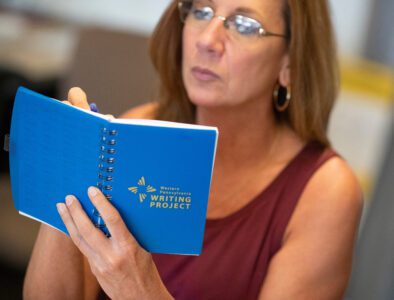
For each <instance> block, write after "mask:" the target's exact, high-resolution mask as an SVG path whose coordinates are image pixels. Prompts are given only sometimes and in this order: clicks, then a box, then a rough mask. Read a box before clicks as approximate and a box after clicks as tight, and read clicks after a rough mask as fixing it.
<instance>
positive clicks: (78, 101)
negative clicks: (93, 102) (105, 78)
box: [67, 87, 90, 110]
mask: <svg viewBox="0 0 394 300" xmlns="http://www.w3.org/2000/svg"><path fill="white" fill-rule="evenodd" d="M67 100H68V101H69V102H70V103H71V104H72V105H74V106H78V107H80V108H83V109H87V110H90V107H89V103H88V98H87V96H86V93H85V92H84V91H83V90H82V89H81V88H79V87H73V88H71V89H70V90H69V91H68V99H67Z"/></svg>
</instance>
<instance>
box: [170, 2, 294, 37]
mask: <svg viewBox="0 0 394 300" xmlns="http://www.w3.org/2000/svg"><path fill="white" fill-rule="evenodd" d="M185 2H190V3H192V5H193V0H191V1H185V0H184V1H178V13H179V19H180V20H181V22H182V23H185V22H186V18H184V19H183V18H182V12H181V9H182V6H183V4H184V3H185ZM190 11H191V9H190ZM190 11H189V12H188V14H189V13H190ZM212 11H213V12H215V11H214V10H213V9H212ZM188 14H187V15H188ZM187 15H186V16H187ZM238 15H239V16H242V17H246V18H249V19H251V20H253V21H254V22H256V23H258V24H259V25H260V28H259V31H258V36H259V37H269V36H273V37H281V38H285V39H287V38H288V36H287V35H286V34H279V33H274V32H270V31H267V30H265V29H264V28H263V25H262V24H261V23H260V22H259V21H257V20H256V19H254V18H250V17H247V16H244V15H241V14H231V15H229V16H228V17H224V16H221V15H217V14H215V13H214V15H213V16H212V18H211V19H209V20H208V21H212V20H213V19H214V18H218V19H219V20H221V21H223V25H224V27H225V28H226V29H227V27H226V21H227V20H228V19H229V18H231V17H234V16H238Z"/></svg>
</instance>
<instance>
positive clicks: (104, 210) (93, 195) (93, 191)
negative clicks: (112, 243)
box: [88, 186, 137, 243]
mask: <svg viewBox="0 0 394 300" xmlns="http://www.w3.org/2000/svg"><path fill="white" fill-rule="evenodd" d="M88 194H89V198H90V200H91V201H92V203H93V205H94V206H95V207H96V209H97V210H98V211H99V213H100V215H101V217H102V218H103V219H104V222H105V224H106V226H107V228H108V230H109V232H110V233H111V237H112V238H114V239H115V240H116V241H117V242H119V243H123V242H130V241H131V242H133V243H137V241H136V240H135V239H134V237H133V236H132V235H131V234H130V232H129V230H128V229H127V227H126V225H125V223H124V222H123V220H122V217H121V216H120V214H119V213H118V211H117V210H116V208H115V207H113V206H112V204H111V203H110V202H109V201H108V200H107V198H105V197H104V195H103V194H102V193H101V191H100V190H99V189H97V188H96V187H93V186H92V187H89V189H88Z"/></svg>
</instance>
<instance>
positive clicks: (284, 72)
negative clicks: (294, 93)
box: [279, 54, 291, 87]
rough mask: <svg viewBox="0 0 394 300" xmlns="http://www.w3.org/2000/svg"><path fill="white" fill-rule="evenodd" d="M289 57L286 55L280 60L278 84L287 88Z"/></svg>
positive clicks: (288, 82)
mask: <svg viewBox="0 0 394 300" xmlns="http://www.w3.org/2000/svg"><path fill="white" fill-rule="evenodd" d="M290 82H291V78H290V56H289V54H286V55H285V56H284V57H283V60H282V66H281V68H280V71H279V84H280V85H281V86H284V87H287V86H289V85H290Z"/></svg>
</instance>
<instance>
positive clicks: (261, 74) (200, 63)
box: [182, 0, 289, 107]
mask: <svg viewBox="0 0 394 300" xmlns="http://www.w3.org/2000/svg"><path fill="white" fill-rule="evenodd" d="M282 2H283V1H275V0H274V1H273V0H200V1H195V6H196V7H197V6H198V7H199V8H202V7H207V6H208V7H210V8H212V9H213V10H214V13H215V15H216V16H218V15H219V16H223V17H228V16H230V15H234V14H240V15H243V16H246V17H250V18H253V19H255V20H257V21H259V23H260V24H261V25H262V26H263V28H264V29H265V30H266V31H269V32H274V33H278V34H284V32H285V22H284V20H283V17H282V5H283V3H282ZM208 12H209V9H208ZM200 16H201V15H200ZM288 63H289V62H288V55H287V47H286V40H285V38H282V37H275V36H243V35H241V34H239V33H238V32H236V31H235V30H234V29H231V28H225V26H224V24H223V20H221V19H220V17H214V18H213V19H212V20H211V21H202V20H196V18H195V16H194V15H192V14H189V16H188V18H187V19H186V21H185V25H184V29H183V61H182V76H183V80H184V84H185V87H186V90H187V93H188V95H189V98H190V100H191V101H192V102H193V103H194V104H195V105H197V106H204V107H223V106H237V105H241V104H243V103H245V102H248V101H249V102H250V101H257V102H259V101H263V100H264V99H271V98H272V91H273V88H274V86H275V83H276V82H277V81H278V78H280V79H281V83H282V84H285V85H286V84H288V82H287V83H286V82H283V78H285V79H286V78H287V79H288V73H289V71H288ZM285 73H287V74H285ZM284 81H286V80H284ZM287 81H288V80H287Z"/></svg>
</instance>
